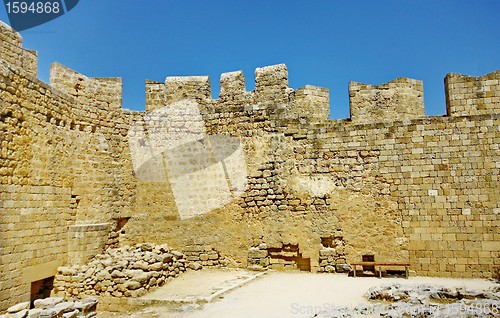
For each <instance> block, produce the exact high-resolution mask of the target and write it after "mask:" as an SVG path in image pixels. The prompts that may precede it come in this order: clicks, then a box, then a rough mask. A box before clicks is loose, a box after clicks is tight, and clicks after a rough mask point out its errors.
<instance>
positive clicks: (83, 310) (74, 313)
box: [0, 297, 98, 318]
mask: <svg viewBox="0 0 500 318" xmlns="http://www.w3.org/2000/svg"><path fill="white" fill-rule="evenodd" d="M97 302H98V301H97V299H95V298H90V297H89V298H87V299H85V300H84V301H83V302H82V301H74V302H65V301H64V299H63V298H56V297H50V298H45V299H37V300H35V302H34V305H35V308H33V309H30V303H29V302H25V303H20V304H17V305H15V306H12V307H10V308H9V309H7V314H5V315H0V318H75V317H85V318H91V317H95V316H96V315H97V312H96V308H97Z"/></svg>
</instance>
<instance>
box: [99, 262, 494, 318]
mask: <svg viewBox="0 0 500 318" xmlns="http://www.w3.org/2000/svg"><path fill="white" fill-rule="evenodd" d="M196 273H201V274H197V275H198V276H196V278H195V279H191V278H190V277H185V278H184V280H183V283H181V282H182V281H179V283H178V284H177V285H176V286H173V285H172V287H169V288H172V289H171V290H172V291H173V290H177V293H181V294H182V293H183V290H184V291H186V293H185V294H189V293H199V290H200V289H198V288H197V287H196V286H199V287H202V288H201V289H203V290H210V288H211V286H213V285H217V284H219V285H220V283H221V281H223V278H224V277H225V275H227V277H230V279H232V278H234V273H233V274H227V273H222V274H220V273H219V274H215V275H214V274H213V273H210V272H208V271H207V272H204V271H202V272H193V273H191V275H193V274H196ZM210 274H212V275H213V277H211V278H210ZM185 275H190V273H186V274H185ZM214 277H218V278H214ZM231 277H232V278H231ZM204 279H206V281H205V283H203V282H202V281H203V280H204ZM208 281H212V283H209V282H208ZM187 282H190V283H187ZM394 282H398V283H400V284H420V283H426V284H432V285H436V286H450V287H451V286H453V287H464V288H467V289H481V290H482V289H488V288H490V287H493V286H495V282H493V281H490V280H481V279H447V278H430V277H411V278H409V279H404V278H383V279H378V278H374V277H357V278H353V277H347V276H346V275H345V274H311V273H302V272H293V273H285V272H268V273H266V274H265V275H262V276H260V277H258V278H255V279H254V280H252V281H250V282H248V283H247V284H245V285H243V286H241V287H238V288H235V289H233V290H231V291H228V292H226V293H224V294H222V295H221V296H219V297H216V299H214V300H213V301H212V302H210V303H205V304H201V305H199V306H198V307H196V308H189V305H184V306H183V307H181V309H184V310H185V311H178V310H175V309H172V308H167V307H150V308H147V309H143V310H141V311H137V312H130V313H126V314H112V313H101V314H100V315H99V317H103V318H107V317H140V318H142V317H160V318H170V317H176V318H177V317H179V318H180V317H182V318H184V317H185V318H198V317H199V318H201V317H203V318H206V317H221V318H222V317H312V315H313V314H314V312H318V311H320V310H322V309H330V308H332V306H334V307H337V306H349V307H350V306H353V307H355V306H357V305H359V304H363V303H364V304H366V303H368V301H367V299H366V298H364V296H363V295H364V294H365V293H366V291H367V290H368V289H369V288H370V287H372V286H376V285H381V284H387V283H394ZM172 283H175V280H174V281H172V282H171V283H169V284H172ZM167 294H168V293H167ZM147 297H150V296H147Z"/></svg>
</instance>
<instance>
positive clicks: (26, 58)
mask: <svg viewBox="0 0 500 318" xmlns="http://www.w3.org/2000/svg"><path fill="white" fill-rule="evenodd" d="M0 58H1V59H3V60H5V61H7V62H9V63H11V64H12V65H15V66H17V67H21V68H23V69H24V70H26V72H28V74H31V75H33V76H35V77H36V76H37V71H38V67H37V61H38V54H37V52H36V51H32V50H28V49H23V38H22V36H21V35H20V34H19V33H18V32H16V30H14V29H13V28H11V27H10V26H8V25H7V24H5V23H4V22H2V21H0Z"/></svg>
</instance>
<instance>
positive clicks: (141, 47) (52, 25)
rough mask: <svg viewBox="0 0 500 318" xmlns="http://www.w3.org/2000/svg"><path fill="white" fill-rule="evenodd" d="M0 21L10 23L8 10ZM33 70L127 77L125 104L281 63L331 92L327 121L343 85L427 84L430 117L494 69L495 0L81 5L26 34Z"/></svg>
mask: <svg viewBox="0 0 500 318" xmlns="http://www.w3.org/2000/svg"><path fill="white" fill-rule="evenodd" d="M0 20H2V21H5V22H6V23H8V18H7V15H6V11H5V7H2V9H0ZM21 35H22V36H23V38H24V43H23V44H24V47H26V48H29V49H33V50H37V51H38V57H39V58H38V74H39V75H38V76H39V78H40V79H42V80H43V81H45V82H48V81H49V68H50V64H51V63H53V62H56V61H57V62H59V63H61V64H63V65H65V66H67V67H69V68H71V69H74V70H75V71H78V72H80V73H82V74H84V75H87V76H90V77H115V76H118V77H123V89H124V92H123V107H124V108H129V109H133V110H144V109H145V102H144V100H145V96H144V95H145V93H144V81H145V80H146V79H150V80H156V81H161V82H163V81H164V80H165V77H167V76H182V75H209V76H210V80H211V83H212V96H213V97H214V98H216V97H217V96H218V94H219V78H220V74H221V73H223V72H229V71H235V70H243V72H244V74H245V78H246V86H247V90H248V91H251V90H253V88H254V71H255V68H257V67H262V66H266V65H272V64H278V63H285V64H286V65H287V66H288V71H289V83H290V87H292V88H294V89H297V88H300V87H302V86H304V85H307V84H311V85H317V86H322V87H327V88H329V89H330V105H331V115H330V118H348V117H349V96H348V82H349V81H357V82H363V83H369V84H374V85H378V84H382V83H385V82H387V81H390V80H392V79H395V78H397V77H401V76H404V77H410V78H414V79H419V80H423V82H424V98H425V106H426V114H427V115H443V114H445V109H446V106H445V96H444V84H443V78H444V77H445V76H446V74H447V73H450V72H453V73H461V74H466V75H473V76H480V75H483V74H486V73H490V72H493V71H496V70H498V69H500V1H498V0H492V1H457V0H454V1H448V0H446V1H444V0H440V1H425V0H421V1H401V0H398V1H320V2H314V1H310V2H308V1H255V0H254V1H234V0H233V1H206V0H205V1H170V0H143V1H140V0H99V1H97V0H80V3H79V4H78V5H77V6H76V7H75V8H74V9H73V10H71V11H70V12H68V13H66V14H65V15H63V16H61V17H59V18H57V19H55V20H53V21H50V22H48V23H46V24H44V25H41V26H38V27H35V28H33V29H29V30H26V31H22V32H21Z"/></svg>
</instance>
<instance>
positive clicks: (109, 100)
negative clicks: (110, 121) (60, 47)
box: [50, 63, 123, 109]
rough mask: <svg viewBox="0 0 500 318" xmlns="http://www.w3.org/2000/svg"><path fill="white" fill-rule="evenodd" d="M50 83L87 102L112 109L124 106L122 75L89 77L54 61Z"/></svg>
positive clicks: (51, 67)
mask: <svg viewBox="0 0 500 318" xmlns="http://www.w3.org/2000/svg"><path fill="white" fill-rule="evenodd" d="M50 85H51V86H52V87H54V88H57V89H58V90H60V91H61V92H63V93H66V94H68V95H70V96H73V97H74V98H75V99H77V100H79V101H82V102H85V103H90V104H97V105H101V106H107V107H109V108H111V109H119V108H122V90H123V88H122V87H123V84H122V78H121V77H87V76H85V75H82V74H80V73H78V72H76V71H73V70H72V69H70V68H68V67H66V66H64V65H61V64H59V63H53V64H52V65H51V66H50Z"/></svg>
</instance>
